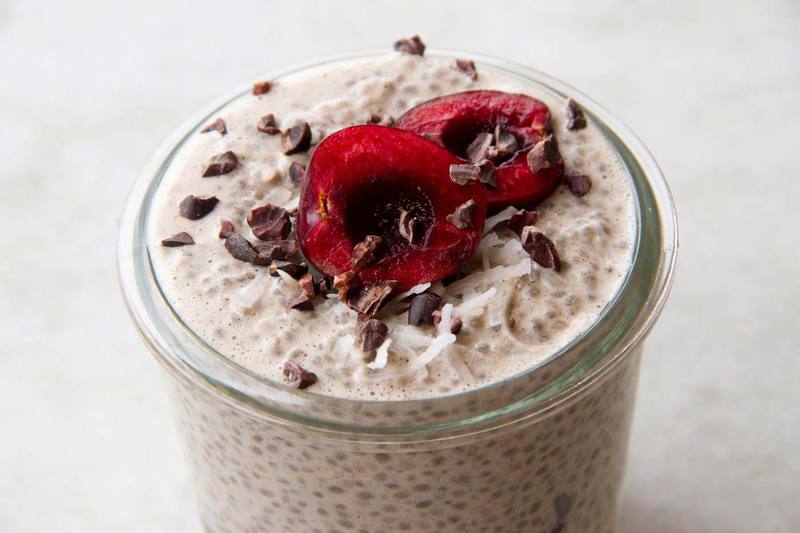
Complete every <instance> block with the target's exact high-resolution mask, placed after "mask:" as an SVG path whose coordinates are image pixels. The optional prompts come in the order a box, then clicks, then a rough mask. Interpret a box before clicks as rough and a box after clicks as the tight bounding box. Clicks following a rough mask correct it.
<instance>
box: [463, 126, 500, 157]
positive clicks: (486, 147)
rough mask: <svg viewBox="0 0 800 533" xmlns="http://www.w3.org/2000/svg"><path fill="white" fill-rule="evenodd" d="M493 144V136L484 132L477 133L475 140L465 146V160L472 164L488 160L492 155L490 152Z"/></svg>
mask: <svg viewBox="0 0 800 533" xmlns="http://www.w3.org/2000/svg"><path fill="white" fill-rule="evenodd" d="M493 144H494V135H492V134H491V133H486V132H484V133H479V134H478V136H477V137H475V140H474V141H472V142H471V143H470V144H469V146H467V159H469V160H470V161H471V162H472V163H479V162H480V161H482V160H484V159H488V158H489V157H490V156H491V155H492V153H493V151H492V150H491V148H492V145H493Z"/></svg>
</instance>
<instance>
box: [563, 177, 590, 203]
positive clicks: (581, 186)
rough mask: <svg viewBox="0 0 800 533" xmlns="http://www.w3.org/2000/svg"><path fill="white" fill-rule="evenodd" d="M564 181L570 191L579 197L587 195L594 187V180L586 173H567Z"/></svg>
mask: <svg viewBox="0 0 800 533" xmlns="http://www.w3.org/2000/svg"><path fill="white" fill-rule="evenodd" d="M564 183H565V184H566V185H567V187H568V188H569V192H571V193H572V194H574V195H575V196H578V197H581V196H583V195H585V194H586V193H588V192H589V191H590V190H591V188H592V180H591V179H590V178H589V176H587V175H586V174H571V173H567V174H565V175H564Z"/></svg>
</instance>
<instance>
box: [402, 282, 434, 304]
mask: <svg viewBox="0 0 800 533" xmlns="http://www.w3.org/2000/svg"><path fill="white" fill-rule="evenodd" d="M430 286H431V284H430V283H420V284H419V285H414V286H413V287H411V288H410V289H408V290H407V291H405V292H401V293H400V294H398V295H397V296H395V298H394V299H395V300H402V299H403V298H408V297H409V296H411V295H412V294H421V293H423V292H425V291H426V290H428V287H430Z"/></svg>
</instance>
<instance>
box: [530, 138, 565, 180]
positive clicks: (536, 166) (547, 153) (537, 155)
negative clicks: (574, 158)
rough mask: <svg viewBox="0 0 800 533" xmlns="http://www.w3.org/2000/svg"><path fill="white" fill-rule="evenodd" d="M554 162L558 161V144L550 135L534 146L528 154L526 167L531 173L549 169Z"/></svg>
mask: <svg viewBox="0 0 800 533" xmlns="http://www.w3.org/2000/svg"><path fill="white" fill-rule="evenodd" d="M556 161H558V144H557V143H556V139H555V137H553V136H552V135H548V136H547V137H545V138H544V139H542V140H541V141H539V142H537V143H536V144H534V145H533V148H531V149H530V151H529V152H528V167H530V169H531V172H539V171H540V170H542V169H545V168H550V167H551V166H552V165H554V164H555V163H556Z"/></svg>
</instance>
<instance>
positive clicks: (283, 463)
mask: <svg viewBox="0 0 800 533" xmlns="http://www.w3.org/2000/svg"><path fill="white" fill-rule="evenodd" d="M428 53H429V54H431V55H436V56H444V57H463V56H467V55H468V56H469V57H473V58H476V62H477V64H478V67H479V69H494V70H497V71H501V72H503V73H504V74H505V75H507V76H511V77H514V78H515V79H518V80H520V81H522V82H525V83H528V84H531V85H535V86H536V87H537V88H538V90H546V91H549V92H551V93H554V94H556V95H559V96H560V97H575V98H576V99H578V100H579V101H580V102H581V103H582V105H583V107H584V109H585V111H586V113H587V115H588V116H589V117H590V119H591V120H592V121H593V122H594V123H595V124H596V125H597V126H598V127H599V128H600V130H601V131H602V133H603V135H604V136H605V137H606V138H607V140H608V142H609V143H610V144H611V145H612V146H613V147H614V148H615V149H616V150H617V152H618V155H619V157H620V160H621V161H622V162H623V164H624V165H625V167H626V171H627V172H628V174H629V176H630V179H631V183H632V191H633V194H634V195H635V200H636V208H635V210H636V218H637V219H636V235H635V237H636V238H635V243H634V253H633V258H632V264H631V267H630V270H629V272H628V275H627V278H626V279H625V281H624V283H623V284H622V286H621V288H620V290H619V292H618V293H617V295H616V297H615V298H614V299H613V301H612V302H611V303H610V304H609V305H607V306H606V308H605V309H604V310H603V311H602V313H601V314H600V316H599V318H598V320H597V321H596V322H595V323H594V324H592V325H591V326H590V327H589V328H588V329H587V330H586V331H584V332H583V333H582V334H581V335H580V336H578V337H577V338H575V339H574V340H572V341H571V342H570V343H569V344H567V345H566V346H565V347H564V348H563V349H561V350H559V351H558V352H556V353H554V354H552V356H551V357H548V358H547V359H545V360H543V361H541V362H540V363H538V364H536V365H535V366H532V367H531V368H530V369H528V370H526V371H525V372H522V373H520V374H517V375H515V376H512V377H509V378H507V379H505V380H503V381H501V382H498V383H494V384H492V385H488V386H485V387H482V388H478V389H474V390H471V391H468V392H464V393H460V394H454V395H451V396H443V397H438V398H430V399H421V400H406V401H395V402H390V401H364V400H349V399H343V398H335V397H330V396H323V395H319V394H314V393H313V392H309V391H302V390H294V389H291V388H289V387H287V386H286V385H284V384H281V383H277V382H273V381H270V380H267V379H265V378H263V377H260V376H258V375H256V374H254V373H252V372H250V371H248V370H247V369H245V368H243V367H241V366H238V365H236V364H235V363H233V362H231V361H230V360H228V359H226V358H225V357H223V356H222V355H221V354H219V353H217V352H216V351H215V350H213V349H212V348H211V347H210V346H208V345H207V344H206V343H205V342H204V341H203V340H202V339H201V338H199V337H198V336H197V335H196V334H195V333H194V332H193V331H192V330H191V329H190V328H189V327H187V325H186V324H185V323H184V322H183V321H182V320H181V319H180V318H179V316H178V315H177V314H176V313H175V312H174V310H173V309H172V308H171V306H170V304H169V302H168V301H167V300H166V299H165V298H164V296H163V294H162V292H161V290H160V288H159V286H158V282H157V280H156V277H155V275H154V272H153V267H152V264H151V262H150V253H149V251H148V244H147V239H146V236H147V224H148V217H149V215H150V207H151V202H152V199H153V195H154V194H155V191H156V189H157V187H158V185H159V183H160V181H161V178H162V177H163V175H164V172H165V169H166V168H167V167H168V166H169V165H170V163H171V161H172V159H173V157H174V155H175V154H176V153H177V151H178V150H179V149H180V147H181V145H182V143H183V142H184V141H185V139H186V138H187V137H188V136H189V135H191V134H192V133H193V132H195V131H196V130H197V129H198V128H199V127H201V125H202V124H205V123H206V122H208V120H209V119H210V118H213V116H214V114H215V113H216V112H217V111H218V110H219V109H220V107H222V106H224V105H225V103H227V102H228V101H229V100H230V99H226V100H225V101H223V102H222V103H221V104H218V105H215V106H213V107H212V108H210V109H209V110H208V111H207V112H204V113H202V114H200V115H198V116H197V117H196V119H195V120H193V121H192V122H191V123H190V124H189V125H188V126H186V127H185V128H183V129H181V130H179V131H178V132H177V133H176V134H175V135H174V136H173V137H172V138H171V139H170V140H169V141H168V142H167V143H166V144H165V145H164V148H163V149H162V151H161V152H160V154H159V155H158V157H157V158H156V159H154V161H153V162H152V163H151V165H150V166H148V167H147V168H146V169H145V171H144V172H143V173H142V176H141V177H140V178H139V180H138V181H137V183H136V185H135V187H134V189H133V192H132V193H131V196H130V199H129V201H128V204H127V206H126V209H125V212H124V214H123V218H122V221H121V237H120V241H119V277H120V282H121V285H122V289H123V293H124V295H125V299H126V303H127V305H128V309H129V311H130V313H131V316H132V318H133V320H134V323H135V324H136V326H137V328H138V330H139V332H140V334H141V336H142V338H143V340H144V342H145V343H146V345H147V346H148V348H149V349H150V351H151V352H152V353H153V354H154V355H155V357H156V358H157V359H158V361H159V362H160V363H161V364H162V365H163V366H164V368H165V369H166V370H167V375H168V376H169V379H168V382H169V387H170V390H171V394H172V398H173V401H174V412H175V415H176V417H177V421H178V427H179V430H180V434H181V438H182V441H183V444H184V447H185V450H186V453H187V456H188V458H189V462H190V464H191V471H192V475H193V478H194V485H195V489H196V493H197V497H198V502H199V510H200V515H201V521H202V523H203V525H204V527H205V528H206V530H208V531H211V532H215V533H217V532H227V531H232V532H234V531H235V532H251V531H252V532H255V531H304V532H306V531H307V532H335V531H438V532H446V531H460V532H463V531H470V532H473V531H474V532H481V531H542V532H558V531H574V532H577V531H580V532H589V531H602V532H610V531H613V530H614V529H615V527H616V521H617V508H618V502H617V500H618V495H619V490H620V485H621V481H622V477H623V473H624V466H625V460H626V454H627V443H628V437H629V428H630V421H631V415H632V411H633V406H634V399H635V393H636V385H637V378H638V371H639V362H640V359H641V351H642V348H641V345H642V342H643V340H644V338H645V337H646V335H647V334H648V332H649V331H650V328H651V327H652V325H653V324H654V322H655V320H656V319H657V317H658V315H659V313H660V311H661V308H662V306H663V304H664V302H665V299H666V297H667V293H668V290H669V286H670V283H671V279H672V272H673V267H674V262H675V256H676V251H677V229H676V221H675V215H674V209H673V206H672V201H671V198H670V194H669V191H668V189H667V186H666V183H665V182H664V179H663V176H662V175H661V173H660V171H659V169H658V167H657V165H656V163H655V161H654V160H653V158H652V156H651V155H650V154H649V153H648V152H647V150H646V148H645V147H644V146H643V145H642V143H641V142H640V141H639V140H638V139H637V138H636V137H635V135H634V134H633V133H632V132H631V131H630V130H629V129H628V128H627V127H625V126H624V125H622V124H621V123H620V122H619V121H618V120H616V119H615V118H613V117H612V116H611V115H610V114H609V113H607V112H606V111H605V110H603V109H602V108H601V107H600V106H598V105H597V104H595V103H594V102H593V101H592V100H590V99H589V98H587V97H585V96H583V95H582V94H580V93H579V92H577V91H575V90H574V89H572V88H570V87H568V86H566V85H565V84H563V83H561V82H559V81H557V80H555V79H552V78H550V77H548V76H546V75H544V74H541V73H539V72H536V71H533V70H531V69H528V68H526V67H523V66H520V65H516V64H511V63H508V62H506V61H504V60H498V59H493V58H486V57H481V56H477V57H476V56H475V54H463V53H453V52H444V51H436V50H431V51H430V52H428ZM368 55H371V53H360V54H355V55H350V56H347V57H340V58H335V59H331V60H326V61H324V62H322V63H319V62H318V63H315V64H308V65H301V66H299V67H293V68H291V69H287V70H285V71H283V72H277V73H274V74H273V75H271V76H269V79H280V77H281V76H282V75H287V74H290V73H293V72H298V71H301V70H303V69H307V68H311V67H313V66H316V65H319V64H330V63H335V62H336V61H343V60H347V59H350V58H353V57H364V56H368ZM240 94H241V91H239V92H237V93H236V94H235V95H234V97H233V98H236V97H239V96H240Z"/></svg>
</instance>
